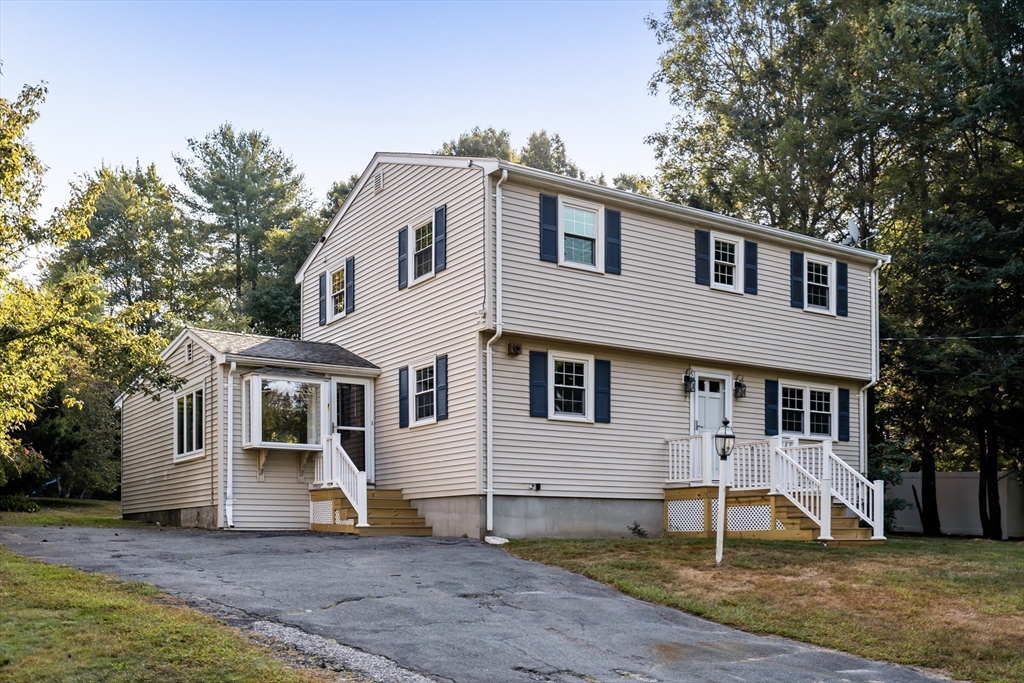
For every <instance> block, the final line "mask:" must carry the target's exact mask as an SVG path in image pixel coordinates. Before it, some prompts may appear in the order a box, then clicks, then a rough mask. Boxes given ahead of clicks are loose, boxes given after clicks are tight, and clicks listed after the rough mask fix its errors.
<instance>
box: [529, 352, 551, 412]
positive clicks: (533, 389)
mask: <svg viewBox="0 0 1024 683" xmlns="http://www.w3.org/2000/svg"><path fill="white" fill-rule="evenodd" d="M547 416H548V354H547V352H546V351H530V417H547Z"/></svg>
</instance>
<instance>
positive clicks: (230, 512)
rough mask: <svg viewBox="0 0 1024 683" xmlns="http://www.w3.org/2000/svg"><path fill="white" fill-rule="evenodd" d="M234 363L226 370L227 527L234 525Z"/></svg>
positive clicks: (225, 515) (225, 501) (225, 511)
mask: <svg viewBox="0 0 1024 683" xmlns="http://www.w3.org/2000/svg"><path fill="white" fill-rule="evenodd" d="M235 369H236V366H235V361H231V369H230V370H228V425H227V427H228V456H227V458H226V461H227V469H228V490H227V493H226V494H225V496H224V498H225V500H224V517H225V518H226V521H227V525H228V527H233V526H234V525H235V486H234V484H235V475H234V469H235V467H234V466H235V430H234V428H233V425H234V424H235V377H234V372H235Z"/></svg>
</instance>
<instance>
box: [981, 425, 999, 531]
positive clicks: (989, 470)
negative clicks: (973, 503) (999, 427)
mask: <svg viewBox="0 0 1024 683" xmlns="http://www.w3.org/2000/svg"><path fill="white" fill-rule="evenodd" d="M983 424H984V427H983V428H982V429H981V430H979V432H980V433H979V439H978V457H979V463H978V465H979V467H978V512H979V514H980V515H981V533H982V535H983V536H984V537H985V538H990V539H992V540H994V541H1001V540H1002V539H1003V521H1002V516H1003V512H1002V506H1001V505H1000V504H999V439H998V437H997V436H996V433H995V420H994V419H993V418H992V416H991V415H986V416H985V418H984V423H983Z"/></svg>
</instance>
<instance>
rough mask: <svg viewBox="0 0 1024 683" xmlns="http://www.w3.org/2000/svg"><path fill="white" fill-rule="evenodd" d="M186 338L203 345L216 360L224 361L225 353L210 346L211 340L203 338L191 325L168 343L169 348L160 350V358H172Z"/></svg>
mask: <svg viewBox="0 0 1024 683" xmlns="http://www.w3.org/2000/svg"><path fill="white" fill-rule="evenodd" d="M186 338H187V339H190V340H191V341H192V342H193V343H194V344H198V345H199V346H201V347H203V348H204V349H205V350H206V352H207V353H209V354H210V355H211V356H213V357H214V360H215V361H216V362H219V363H222V362H224V360H223V355H224V354H222V353H221V352H220V351H219V350H217V349H215V348H213V347H212V346H210V344H209V342H207V341H206V340H204V339H202V338H201V337H200V336H199V335H198V334H195V333H193V332H192V328H191V327H186V328H185V329H183V330H182V331H181V332H179V333H178V336H177V337H175V338H174V339H173V340H172V341H171V343H170V344H168V345H167V348H165V349H164V350H163V351H161V352H160V360H167V359H168V358H170V357H171V354H172V353H174V351H175V350H176V349H177V348H178V347H180V346H181V344H182V343H183V342H184V341H185V339H186Z"/></svg>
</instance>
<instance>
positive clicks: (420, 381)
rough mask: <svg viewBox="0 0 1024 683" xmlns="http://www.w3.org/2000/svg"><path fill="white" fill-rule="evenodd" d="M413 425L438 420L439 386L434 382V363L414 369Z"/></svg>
mask: <svg viewBox="0 0 1024 683" xmlns="http://www.w3.org/2000/svg"><path fill="white" fill-rule="evenodd" d="M412 376H413V411H414V412H413V424H416V423H423V422H431V421H433V420H435V419H436V418H437V411H436V408H437V386H436V383H435V381H434V379H435V377H434V362H433V360H432V361H431V362H430V363H429V364H428V365H422V366H419V367H414V368H413V369H412Z"/></svg>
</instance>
